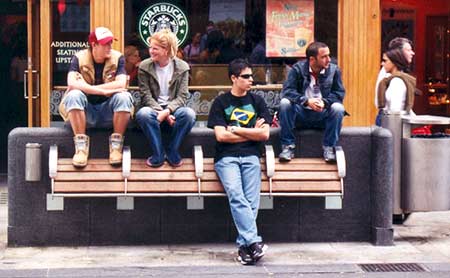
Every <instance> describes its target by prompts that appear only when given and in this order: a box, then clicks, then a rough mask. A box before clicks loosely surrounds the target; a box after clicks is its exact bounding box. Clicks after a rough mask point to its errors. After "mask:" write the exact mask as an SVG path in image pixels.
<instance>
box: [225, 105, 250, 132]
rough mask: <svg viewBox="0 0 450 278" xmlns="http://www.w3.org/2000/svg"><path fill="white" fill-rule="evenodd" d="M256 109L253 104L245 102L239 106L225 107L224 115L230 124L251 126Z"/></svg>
mask: <svg viewBox="0 0 450 278" xmlns="http://www.w3.org/2000/svg"><path fill="white" fill-rule="evenodd" d="M255 115H256V111H255V108H254V107H253V105H251V104H246V105H243V106H241V107H235V106H230V107H228V108H227V109H225V117H226V119H227V122H228V123H230V125H234V126H242V127H253V126H255V122H256V117H255Z"/></svg>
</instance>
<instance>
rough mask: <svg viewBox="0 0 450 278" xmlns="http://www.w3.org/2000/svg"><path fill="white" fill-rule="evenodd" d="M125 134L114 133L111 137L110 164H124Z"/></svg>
mask: <svg viewBox="0 0 450 278" xmlns="http://www.w3.org/2000/svg"><path fill="white" fill-rule="evenodd" d="M122 149H123V136H122V135H121V134H119V133H113V134H111V136H110V137H109V164H111V165H120V164H122Z"/></svg>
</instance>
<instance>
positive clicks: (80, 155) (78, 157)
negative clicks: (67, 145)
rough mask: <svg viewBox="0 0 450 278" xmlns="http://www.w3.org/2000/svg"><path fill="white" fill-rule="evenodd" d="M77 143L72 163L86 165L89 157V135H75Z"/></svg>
mask: <svg viewBox="0 0 450 278" xmlns="http://www.w3.org/2000/svg"><path fill="white" fill-rule="evenodd" d="M73 142H74V144H75V154H74V155H73V158H72V164H73V166H75V167H85V166H86V165H87V162H88V157H89V136H87V135H86V134H76V135H75V136H74V137H73Z"/></svg>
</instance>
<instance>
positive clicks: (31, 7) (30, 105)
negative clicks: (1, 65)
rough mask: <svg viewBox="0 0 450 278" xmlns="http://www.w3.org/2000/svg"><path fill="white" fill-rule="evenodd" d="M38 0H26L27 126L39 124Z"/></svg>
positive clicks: (25, 78)
mask: <svg viewBox="0 0 450 278" xmlns="http://www.w3.org/2000/svg"><path fill="white" fill-rule="evenodd" d="M39 18H40V1H38V0H27V67H26V70H25V71H24V75H23V77H24V86H23V90H24V92H23V95H24V98H25V101H26V106H27V111H28V113H27V123H28V127H33V126H39V125H40V107H39V106H40V101H41V100H40V86H39V83H40V80H39V74H40V71H39V69H40V55H39V53H40V49H39V41H40V21H39Z"/></svg>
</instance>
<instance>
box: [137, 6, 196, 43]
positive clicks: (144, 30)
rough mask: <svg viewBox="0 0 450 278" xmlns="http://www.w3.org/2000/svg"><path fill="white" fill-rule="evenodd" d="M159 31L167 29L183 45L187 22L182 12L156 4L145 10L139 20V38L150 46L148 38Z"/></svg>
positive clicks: (174, 7) (176, 8)
mask: <svg viewBox="0 0 450 278" xmlns="http://www.w3.org/2000/svg"><path fill="white" fill-rule="evenodd" d="M161 29H169V30H170V31H172V32H173V33H174V34H175V35H176V36H177V39H178V45H181V44H183V42H184V41H185V40H186V37H187V34H188V20H187V17H186V15H185V14H184V13H183V11H182V10H181V9H180V8H178V7H177V6H175V5H173V4H169V3H157V4H154V5H152V6H150V7H149V8H147V9H146V10H145V11H144V12H143V13H142V15H141V18H140V19H139V37H140V38H141V40H142V41H143V42H144V43H145V44H146V45H147V46H150V41H149V39H150V37H151V36H152V35H153V34H154V33H156V32H158V31H159V30H161Z"/></svg>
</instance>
